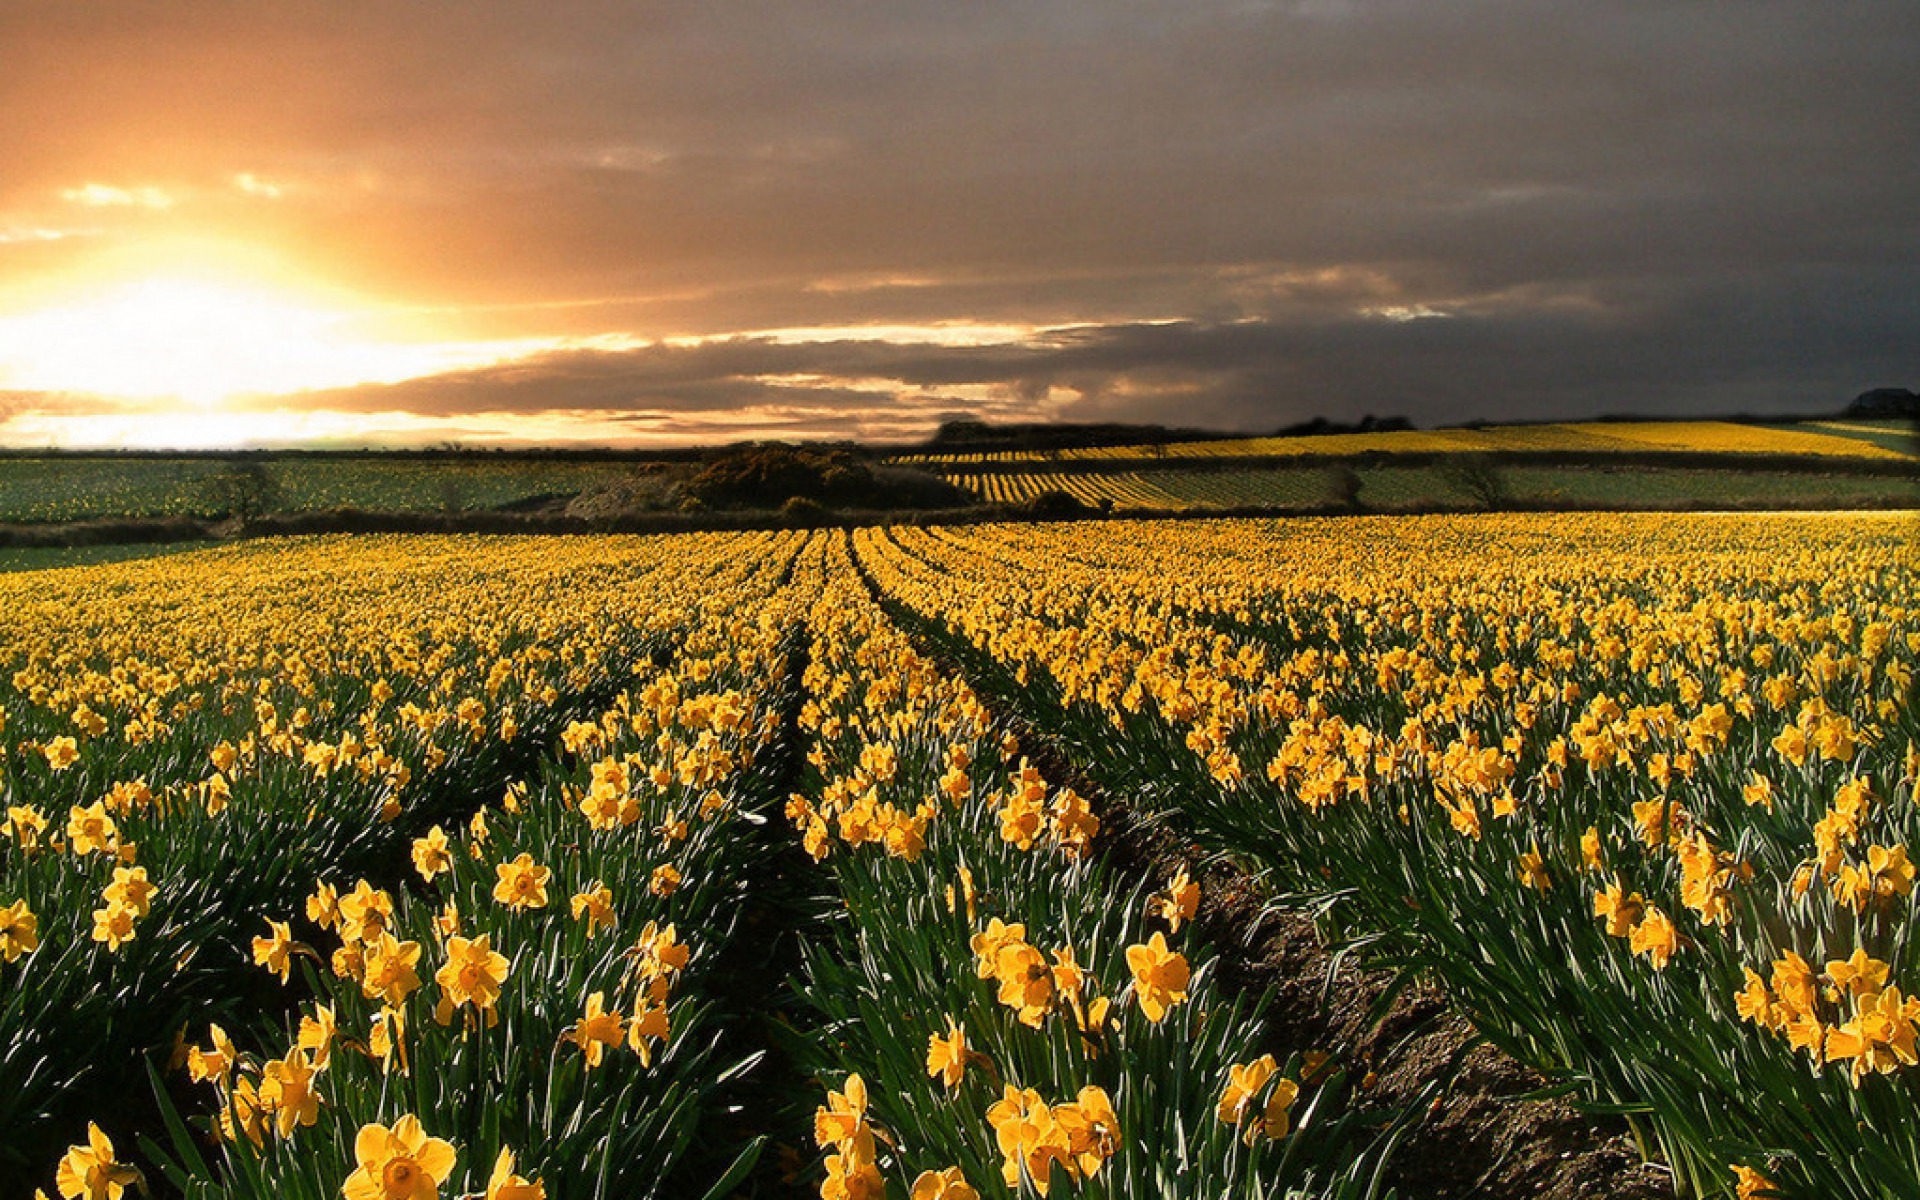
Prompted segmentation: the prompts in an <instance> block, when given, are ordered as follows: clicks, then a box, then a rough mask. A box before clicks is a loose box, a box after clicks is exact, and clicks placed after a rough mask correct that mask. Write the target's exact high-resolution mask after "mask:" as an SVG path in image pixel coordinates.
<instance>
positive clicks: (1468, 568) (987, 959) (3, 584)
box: [0, 472, 1920, 1200]
mask: <svg viewBox="0 0 1920 1200" xmlns="http://www.w3.org/2000/svg"><path fill="white" fill-rule="evenodd" d="M1168 474H1170V475H1172V474H1177V473H1176V472H1168ZM1555 478H1556V479H1560V480H1564V479H1565V478H1567V473H1564V472H1563V473H1558V474H1556V475H1555ZM1374 482H1375V481H1374V479H1373V477H1371V476H1368V477H1367V479H1366V486H1374ZM1917 523H1920V518H1917V517H1916V514H1915V513H1913V512H1910V511H1900V512H1886V513H1816V514H1796V515H1787V514H1779V513H1769V514H1756V515H1709V514H1608V515H1601V514H1503V515H1491V514H1489V515H1464V516H1439V515H1435V516H1356V517H1325V518H1312V519H1264V520H1210V521H1159V522H1151V523H1148V522H1125V521H1114V522H1101V523H1098V524H1086V523H1071V524H1018V525H1015V524H1007V525H979V526H970V527H964V528H955V527H949V528H909V527H867V528H861V529H858V530H853V531H843V530H832V531H815V532H803V531H784V532H776V531H766V532H742V533H714V534H686V535H673V536H664V535H663V536H652V537H575V538H535V537H512V538H509V537H492V538H487V537H473V536H466V537H358V538H354V537H322V538H299V539H282V540H276V541H273V542H250V543H242V544H237V545H232V546H226V547H220V548H216V549H206V550H196V551H190V552H185V553H179V554H172V555H167V556H162V557H156V558H151V559H145V560H140V561H128V562H100V563H86V564H78V565H71V566H58V567H46V568H45V569H40V570H35V571H30V572H20V573H15V574H0V602H4V604H5V611H6V613H7V617H6V624H5V626H4V628H5V633H4V636H3V637H0V713H4V715H5V723H4V725H3V726H0V747H3V748H4V757H0V783H3V784H4V789H5V798H4V801H0V810H4V815H5V821H4V824H3V825H0V1195H4V1196H14V1195H18V1196H21V1197H23V1198H24V1197H26V1196H28V1195H31V1194H32V1193H33V1191H34V1190H35V1189H40V1190H43V1191H45V1192H46V1193H47V1194H48V1195H50V1196H51V1195H100V1196H114V1197H117V1196H119V1195H120V1194H121V1192H122V1190H123V1189H127V1188H130V1187H132V1186H133V1185H134V1181H135V1179H136V1172H137V1173H138V1176H139V1178H140V1179H142V1180H144V1181H145V1182H146V1183H148V1184H150V1185H151V1186H152V1187H153V1188H154V1189H155V1190H156V1191H157V1192H159V1193H161V1194H172V1193H179V1194H184V1195H190V1196H197V1197H235V1198H237V1197H243V1196H260V1195H275V1196H287V1197H307V1198H311V1200H320V1198H322V1197H335V1196H340V1195H342V1194H343V1193H344V1194H345V1195H346V1196H348V1197H350V1198H352V1200H358V1198H360V1197H379V1196H385V1195H392V1194H410V1195H414V1194H417V1195H426V1194H438V1195H449V1196H452V1195H459V1196H479V1195H484V1196H487V1197H488V1198H489V1200H493V1198H494V1197H523V1198H524V1197H529V1196H535V1195H551V1196H554V1197H556V1198H558V1197H563V1196H564V1197H571V1196H594V1195H609V1196H614V1195H618V1196H661V1197H679V1196H690V1197H693V1198H694V1200H700V1198H702V1197H708V1198H710V1200H722V1198H723V1197H728V1196H733V1195H765V1196H775V1195H792V1194H803V1193H804V1194H818V1195H820V1196H823V1197H826V1198H828V1200H833V1198H835V1197H873V1198H878V1197H883V1196H892V1197H896V1198H898V1197H911V1198H912V1200H929V1198H945V1200H966V1198H967V1197H974V1196H1016V1195H1019V1196H1031V1195H1040V1194H1044V1195H1048V1196H1053V1197H1060V1196H1068V1197H1079V1196H1086V1197H1145V1196H1164V1195H1182V1196H1216V1195H1234V1196H1271V1197H1275V1198H1279V1197H1314V1198H1326V1200H1363V1198H1366V1197H1376V1196H1377V1197H1385V1196H1387V1195H1390V1194H1398V1195H1400V1196H1401V1197H1402V1198H1403V1200H1416V1198H1418V1197H1421V1196H1425V1195H1430V1194H1437V1193H1431V1192H1425V1191H1422V1190H1421V1185H1420V1184H1418V1183H1417V1182H1414V1181H1415V1180H1416V1179H1417V1178H1418V1177H1417V1174H1416V1173H1412V1172H1410V1170H1409V1164H1408V1163H1407V1162H1406V1160H1405V1155H1406V1153H1407V1152H1406V1151H1405V1147H1406V1146H1408V1145H1417V1144H1418V1143H1419V1138H1420V1130H1421V1128H1422V1127H1423V1126H1424V1125H1425V1124H1428V1123H1431V1122H1433V1121H1435V1120H1436V1119H1438V1118H1437V1116H1436V1114H1442V1113H1444V1111H1445V1109H1446V1106H1447V1105H1448V1104H1449V1103H1450V1102H1451V1099H1450V1098H1451V1093H1450V1092H1449V1091H1448V1090H1447V1084H1446V1081H1445V1080H1440V1081H1439V1082H1437V1083H1436V1084H1435V1087H1434V1088H1433V1090H1430V1091H1426V1092H1423V1093H1421V1094H1420V1096H1419V1097H1418V1099H1417V1102H1412V1103H1408V1102H1403V1101H1396V1100H1392V1099H1389V1098H1388V1097H1387V1096H1386V1095H1385V1094H1384V1093H1383V1092H1382V1091H1381V1090H1380V1089H1379V1088H1377V1087H1376V1086H1375V1082H1374V1081H1375V1079H1376V1077H1377V1076H1381V1075H1385V1074H1387V1073H1389V1071H1390V1070H1391V1069H1392V1067H1393V1064H1391V1063H1390V1062H1388V1061H1385V1060H1384V1059H1382V1058H1381V1057H1380V1056H1379V1054H1378V1053H1376V1051H1375V1050H1374V1049H1370V1048H1366V1047H1362V1046H1360V1045H1357V1044H1356V1045H1348V1044H1337V1043H1336V1044H1319V1043H1300V1044H1296V1043H1295V1042H1294V1041H1293V1040H1291V1039H1290V1037H1289V1035H1288V1033H1287V1031H1288V1030H1289V1029H1292V1028H1297V1026H1298V1022H1297V1021H1294V1020H1289V1019H1288V1017H1289V1014H1287V1013H1286V1012H1284V1011H1282V1003H1283V1002H1282V1000H1281V999H1280V998H1279V997H1277V996H1276V994H1275V993H1274V992H1273V991H1272V990H1270V989H1267V988H1264V987H1260V986H1249V984H1248V983H1247V980H1248V978H1249V976H1248V973H1247V971H1246V970H1245V967H1246V964H1245V963H1244V962H1243V961H1242V959H1243V958H1244V955H1245V947H1244V946H1242V945H1239V944H1238V943H1236V942H1235V941H1234V940H1233V939H1231V938H1227V939H1222V938H1219V937H1217V936H1212V935H1209V934H1206V933H1203V931H1202V930H1203V927H1205V928H1213V927H1214V925H1217V919H1216V920H1215V921H1214V925H1209V924H1208V916H1209V914H1213V915H1214V916H1215V918H1217V914H1218V913H1219V912H1220V911H1221V910H1220V907H1219V906H1220V905H1221V904H1222V903H1223V902H1224V900H1223V896H1222V895H1221V890H1220V889H1219V888H1217V887H1216V885H1215V882H1214V881H1217V880H1219V879H1221V878H1223V877H1224V878H1231V879H1233V880H1235V881H1236V882H1234V883H1233V884H1232V885H1231V887H1232V888H1233V889H1237V890H1240V891H1250V892H1254V893H1256V894H1257V897H1258V900H1257V903H1258V904H1261V905H1271V906H1273V907H1274V908H1276V909H1283V910H1286V911H1288V912H1290V913H1293V914H1297V915H1299V916H1301V917H1302V919H1310V920H1311V921H1312V922H1313V925H1314V927H1315V928H1316V929H1317V930H1318V933H1319V935H1320V936H1321V937H1322V938H1323V939H1325V940H1326V942H1327V943H1328V945H1329V948H1330V949H1333V950H1335V951H1338V952H1339V953H1341V954H1343V955H1351V956H1354V957H1356V958H1357V959H1359V960H1362V961H1365V962H1368V963H1372V964H1374V965H1376V966H1379V967H1380V968H1382V969H1384V970H1391V971H1399V972H1404V973H1405V977H1406V979H1407V981H1408V982H1409V983H1410V984H1411V983H1414V982H1416V981H1417V983H1418V985H1419V986H1421V987H1426V988H1431V989H1435V990H1436V991H1437V992H1438V993H1439V994H1441V995H1444V997H1445V1000H1446V1002H1447V1004H1448V1005H1449V1006H1450V1008H1451V1009H1452V1010H1453V1011H1454V1012H1456V1013H1458V1014H1459V1015H1460V1016H1462V1017H1464V1018H1465V1019H1467V1020H1468V1021H1470V1022H1471V1023H1472V1025H1473V1027H1474V1028H1475V1029H1477V1031H1478V1033H1479V1034H1480V1036H1481V1037H1483V1038H1484V1039H1485V1040H1486V1041H1487V1042H1488V1043H1490V1044H1491V1045H1492V1046H1494V1047H1496V1048H1497V1049H1498V1050H1499V1051H1501V1052H1503V1053H1504V1054H1505V1055H1506V1056H1508V1057H1510V1058H1511V1059H1512V1060H1514V1061H1515V1062H1517V1063H1518V1064H1520V1065H1521V1066H1524V1067H1525V1068H1527V1069H1529V1070H1531V1071H1533V1072H1535V1073H1537V1076H1538V1077H1539V1079H1540V1081H1541V1082H1540V1085H1539V1090H1541V1091H1552V1092H1554V1093H1556V1094H1558V1095H1560V1096H1561V1097H1562V1098H1563V1099H1564V1100H1566V1101H1567V1102H1569V1103H1573V1104H1577V1105H1584V1106H1587V1107H1588V1108H1590V1109H1591V1110H1593V1111H1595V1112H1599V1113H1603V1114H1607V1116H1608V1119H1609V1120H1612V1121H1614V1122H1616V1123H1617V1124H1618V1126H1619V1127H1620V1128H1622V1129H1624V1130H1626V1131H1628V1132H1630V1134H1631V1136H1632V1137H1633V1138H1634V1139H1635V1141H1636V1142H1637V1144H1638V1145H1639V1146H1640V1147H1641V1148H1642V1149H1643V1150H1644V1152H1645V1153H1646V1154H1647V1155H1649V1156H1651V1157H1653V1158H1655V1159H1657V1160H1658V1161H1659V1162H1660V1163H1662V1164H1664V1170H1665V1171H1667V1172H1669V1173H1670V1174H1669V1176H1668V1178H1669V1180H1670V1188H1669V1190H1670V1191H1671V1193H1672V1194H1673V1195H1675V1196H1686V1197H1716V1196H1726V1197H1737V1198H1738V1200H1756V1198H1757V1197H1762V1196H1767V1195H1779V1196H1789V1197H1808V1198H1811V1197H1839V1196H1845V1197H1856V1196H1857V1197H1872V1198H1888V1200H1891V1198H1894V1197H1910V1196H1912V1195H1914V1194H1915V1193H1916V1191H1917V1190H1920V1122H1917V1121H1916V1119H1915V1118H1916V1116H1920V1056H1917V1055H1916V1051H1915V1035H1916V1023H1920V939H1916V938H1915V937H1914V926H1915V921H1914V917H1913V907H1912V906H1913V895H1912V892H1913V882H1914V867H1913V864H1912V862H1911V859H1910V857H1909V852H1910V850H1912V848H1913V847H1914V846H1915V844H1916V843H1915V839H1916V837H1920V808H1917V807H1916V795H1915V789H1916V775H1920V718H1917V717H1916V714H1915V711H1914V705H1913V700H1914V694H1915V693H1914V672H1915V667H1916V660H1920V633H1916V632H1914V630H1915V629H1916V628H1920V611H1916V604H1915V600H1914V597H1915V596H1916V595H1917V594H1920V548H1917V547H1916V541H1915V538H1914V536H1913V535H1914V532H1915V529H1916V527H1917ZM1143 824H1144V825H1146V826H1151V827H1155V828H1160V829H1164V830H1167V831H1170V836H1171V837H1172V841H1173V843H1174V844H1175V845H1176V846H1178V847H1179V848H1180V849H1179V858H1180V861H1178V862H1167V861H1164V860H1162V859H1158V858H1148V857H1144V856H1143V855H1141V854H1140V853H1139V852H1138V848H1137V847H1136V846H1133V845H1132V844H1130V843H1129V842H1128V841H1127V839H1126V837H1125V836H1120V835H1118V834H1117V833H1116V831H1117V830H1121V829H1126V828H1138V827H1141V826H1142V825H1143ZM1203 877H1204V879H1205V880H1206V881H1207V882H1206V883H1205V886H1204V887H1203V886H1202V880H1203ZM1312 990H1314V989H1309V991H1312ZM1288 994H1289V995H1293V994H1294V993H1292V992H1289V993H1288ZM1512 1103H1513V1104H1514V1105H1515V1106H1520V1105H1522V1104H1524V1103H1531V1101H1523V1100H1521V1099H1520V1098H1518V1097H1516V1098H1515V1099H1514V1100H1513V1101H1512ZM396 1179H398V1180H400V1181H401V1184H404V1185H405V1186H406V1187H412V1188H414V1189H415V1190H414V1191H412V1192H406V1191H400V1192H396V1191H395V1190H394V1189H395V1187H396V1186H400V1185H396V1184H395V1182H394V1181H395V1180H396ZM423 1181H424V1182H423ZM1458 1182H1459V1186H1460V1187H1462V1188H1471V1186H1472V1183H1473V1181H1471V1180H1462V1181H1458ZM1395 1189H1398V1190H1397V1191H1396V1190H1395ZM1446 1194H1473V1193H1472V1192H1471V1191H1458V1190H1456V1191H1454V1192H1449V1193H1446ZM1483 1194H1484V1193H1483ZM1535 1194H1546V1193H1545V1191H1544V1189H1542V1190H1541V1191H1539V1192H1537V1193H1535Z"/></svg>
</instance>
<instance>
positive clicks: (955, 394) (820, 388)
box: [306, 273, 1920, 435]
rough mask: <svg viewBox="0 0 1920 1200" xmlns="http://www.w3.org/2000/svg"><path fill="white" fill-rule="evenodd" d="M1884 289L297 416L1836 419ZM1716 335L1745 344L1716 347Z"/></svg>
mask: <svg viewBox="0 0 1920 1200" xmlns="http://www.w3.org/2000/svg"><path fill="white" fill-rule="evenodd" d="M1899 287H1900V280H1899V279H1898V278H1897V277H1895V276H1893V275H1892V274H1891V273H1889V274H1888V275H1887V276H1885V277H1883V278H1881V279H1880V280H1879V281H1878V283H1877V290H1876V285H1875V284H1873V282H1872V281H1869V285H1868V286H1867V287H1866V289H1865V290H1864V291H1862V290H1861V289H1860V284H1859V281H1857V280H1855V279H1853V278H1852V277H1850V276H1848V275H1846V274H1845V273H1834V274H1832V275H1831V276H1830V277H1819V276H1809V277H1805V278H1801V279H1799V280H1797V281H1796V282H1795V284H1794V287H1793V288H1792V289H1791V293H1790V295H1789V296H1788V298H1787V300H1786V301H1785V302H1778V301H1770V300H1769V299H1768V298H1767V297H1766V296H1764V295H1758V296H1757V295H1756V294H1755V293H1754V292H1753V291H1752V290H1751V289H1749V288H1746V287H1744V286H1743V285H1742V283H1741V282H1740V281H1737V280H1736V281H1732V282H1729V283H1727V284H1724V285H1721V286H1718V287H1698V288H1686V289H1678V290H1675V291H1672V292H1668V293H1662V294H1649V293H1648V292H1646V291H1645V290H1644V289H1633V290H1631V291H1629V293H1628V294H1625V295H1618V296H1616V295H1614V294H1612V292H1611V291H1610V290H1607V289H1601V290H1598V291H1596V292H1595V293H1594V294H1593V295H1591V296H1589V297H1587V298H1586V299H1585V302H1584V303H1583V304H1581V305H1579V306H1568V307H1558V308H1556V307H1552V306H1543V307H1539V308H1524V307H1523V308H1516V309H1512V310H1503V311H1498V312H1491V313H1485V314H1480V315H1465V316H1453V317H1418V318H1411V319H1407V318H1405V315H1404V314H1402V319H1394V318H1392V317H1387V316H1370V317H1350V316H1348V317H1340V318H1325V319H1310V318H1306V317H1298V318H1296V319H1292V320H1287V321H1274V320H1264V319H1248V320H1239V321H1235V322H1231V323H1206V322H1193V321H1179V322H1168V323H1152V324H1119V325H1100V326H1085V327H1078V328H1072V329H1065V330H1056V331H1051V332H1047V333H1043V334H1040V335H1037V336H1035V337H1033V338H1031V339H1025V340H1021V341H1012V342H1005V343H996V344H987V345H970V346H940V345H922V344H901V343H898V342H890V341H884V340H877V339H875V340H846V341H828V342H808V343H801V344H789V343H783V342H778V341H774V340H770V339H765V338H732V339H724V340H717V341H711V342H706V343H703V344H700V345H695V346H670V345H662V346H652V347H647V348H642V349H634V350H620V351H587V350H580V351H568V352H564V353H556V354H549V355H543V356H540V357H537V358H532V359H528V360H524V361H522V362H519V363H515V364H513V365H511V366H505V367H496V368H488V369H482V370H475V371H468V372H461V373H457V374H451V375H443V376H436V377H432V378H426V379H418V380H412V381H408V382H405V383H400V384H394V385H390V386H386V387H378V388H360V389H348V390H343V391H340V392H331V393H315V394H311V395H309V396H308V397H306V400H307V402H309V403H311V404H313V405H315V406H317V407H326V408H339V409H348V410H353V409H360V410H364V411H392V410H404V411H412V412H421V413H433V414H445V415H449V416H452V415H457V414H459V413H463V412H528V413H532V412H541V411H546V410H552V409H567V410H581V411H586V410H600V411H603V412H612V413H618V412H621V411H625V410H632V409H641V410H646V411H647V412H648V413H649V414H655V415H657V414H662V413H672V414H681V415H697V414H701V413H706V414H725V413H727V412H730V411H738V410H744V409H773V408H778V407H780V406H791V407H794V408H800V409H805V410H807V411H808V412H809V414H810V419H812V420H814V421H815V422H816V423H817V425H818V428H817V429H815V430H814V431H815V432H822V433H835V434H842V435H844V434H852V433H858V432H862V431H865V430H867V429H869V428H870V427H871V425H872V423H873V422H874V421H876V420H878V419H881V418H883V417H885V416H886V415H887V414H888V413H889V412H891V413H892V414H893V416H894V417H895V418H896V421H895V424H897V425H899V426H900V427H901V428H902V429H904V430H907V431H910V432H924V431H925V430H926V429H928V428H929V427H930V426H931V425H932V424H934V423H936V422H937V420H938V419H939V418H940V417H942V416H944V415H947V414H949V413H951V412H954V411H960V410H972V411H977V412H982V413H985V414H988V415H995V416H1001V417H1006V418H1009V419H1032V418H1035V417H1049V416H1050V417H1058V418H1063V419H1077V420H1132V421H1159V422H1171V423H1177V424H1188V425H1203V426H1213V427H1219V428H1226V429H1239V430H1266V429H1274V428H1278V427H1280V426H1283V425H1287V424H1291V423H1293V422H1295V421H1299V420H1302V419H1305V418H1308V417H1311V416H1313V415H1316V414H1321V413H1326V412H1329V411H1337V412H1346V413H1352V414H1356V415H1357V414H1359V413H1362V412H1371V413H1375V414H1380V415H1388V414H1414V415H1417V416H1419V417H1420V418H1422V419H1423V420H1427V421H1434V422H1444V421H1459V420H1467V419H1471V418H1473V417H1477V416H1483V415H1485V414H1486V413H1487V412H1488V411H1489V410H1490V408H1492V409H1494V410H1496V411H1509V412H1517V413H1524V414H1528V415H1560V416H1567V417H1588V416H1599V415H1604V414H1610V413H1611V414H1618V413H1635V412H1637V413H1654V412H1667V413H1673V414H1676V415H1682V414H1697V415H1707V414H1714V413H1721V414H1724V413H1730V412H1736V411H1749V410H1757V411H1792V410H1795V409H1799V410H1803V411H1804V410H1809V409H1819V408H1822V407H1826V408H1831V407H1833V406H1834V403H1835V401H1836V399H1837V398H1841V397H1844V396H1845V395H1847V394H1850V393H1849V391H1848V389H1849V388H1851V387H1852V386H1853V381H1854V379H1855V378H1857V376H1858V375H1859V374H1865V375H1866V376H1867V377H1870V378H1877V377H1886V378H1897V377H1900V376H1901V374H1902V372H1904V371H1906V370H1907V369H1909V367H1910V365H1911V364H1910V359H1909V358H1908V355H1909V353H1910V351H1909V347H1910V345H1911V340H1910V339H1909V338H1907V337H1906V331H1908V330H1910V329H1912V328H1914V327H1916V325H1920V302H1916V300H1915V298H1914V295H1913V294H1912V293H1911V292H1905V293H1902V292H1900V291H1899V290H1898V289H1899ZM1809 314H1812V315H1809ZM1728 329H1743V330H1746V331H1747V332H1746V333H1745V334H1744V336H1742V337H1740V338H1738V339H1733V340H1731V341H1730V340H1729V339H1728V338H1727V337H1726V336H1725V335H1724V331H1725V330H1728ZM1714 331H1722V335H1721V336H1718V337H1715V336H1709V335H1710V334H1711V333H1712V332H1714ZM1648 360H1657V361H1659V362H1661V363H1662V364H1663V367H1662V370H1661V372H1660V373H1659V375H1658V377H1655V378H1649V377H1647V376H1646V375H1645V374H1644V372H1643V371H1642V369H1641V365H1640V364H1642V363H1644V362H1645V361H1648ZM1835 364H1839V365H1835ZM1489 398H1497V399H1498V403H1497V404H1490V403H1489ZM650 419H651V417H650Z"/></svg>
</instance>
